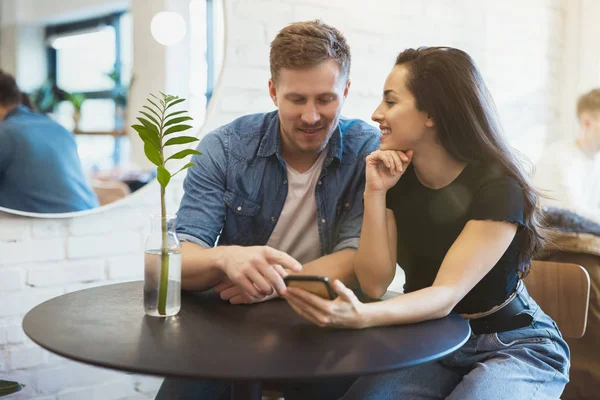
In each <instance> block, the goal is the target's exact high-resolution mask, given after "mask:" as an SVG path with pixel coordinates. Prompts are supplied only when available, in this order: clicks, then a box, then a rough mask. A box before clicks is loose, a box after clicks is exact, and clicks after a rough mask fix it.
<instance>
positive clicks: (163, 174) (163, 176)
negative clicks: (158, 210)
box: [156, 167, 171, 188]
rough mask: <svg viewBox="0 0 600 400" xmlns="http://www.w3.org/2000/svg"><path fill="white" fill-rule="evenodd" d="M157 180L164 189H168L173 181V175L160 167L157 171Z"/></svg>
mask: <svg viewBox="0 0 600 400" xmlns="http://www.w3.org/2000/svg"><path fill="white" fill-rule="evenodd" d="M156 179H158V182H159V183H160V185H161V186H162V187H164V188H166V187H167V185H168V184H169V181H170V180H171V174H170V173H169V171H167V170H166V169H165V168H164V167H158V169H157V171H156Z"/></svg>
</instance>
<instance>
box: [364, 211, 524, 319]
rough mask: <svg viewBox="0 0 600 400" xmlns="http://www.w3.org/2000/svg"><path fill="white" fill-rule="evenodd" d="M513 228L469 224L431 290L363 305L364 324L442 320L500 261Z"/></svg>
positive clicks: (500, 224) (512, 225)
mask: <svg viewBox="0 0 600 400" xmlns="http://www.w3.org/2000/svg"><path fill="white" fill-rule="evenodd" d="M517 225H518V224H516V223H510V222H501V221H490V220H487V221H476V220H471V221H469V222H468V223H467V224H466V225H465V227H464V229H463V231H462V232H461V234H460V235H459V236H458V238H457V239H456V241H455V242H454V243H453V244H452V247H450V250H448V253H447V254H446V257H444V260H443V262H442V265H441V267H440V270H439V271H438V274H437V276H436V278H435V281H434V282H433V285H432V286H430V287H428V288H424V289H421V290H417V291H415V292H412V293H408V294H405V295H402V296H399V297H396V298H394V299H390V300H387V301H382V302H378V303H369V304H366V305H365V307H364V311H363V318H364V324H365V325H366V326H379V325H395V324H408V323H414V322H420V321H425V320H429V319H435V318H441V317H445V316H446V315H448V314H449V313H450V311H452V309H453V308H454V307H455V306H456V304H458V302H459V301H460V300H462V299H463V298H464V297H465V296H466V295H467V293H469V291H471V289H473V287H474V286H475V285H476V284H477V283H478V282H479V281H480V280H481V279H483V277H484V276H485V275H486V274H487V273H488V272H490V270H491V269H492V268H493V267H494V265H496V263H497V262H498V260H500V257H502V255H503V254H504V252H505V251H506V249H507V248H508V246H509V245H510V243H511V242H512V240H513V238H514V237H515V234H516V232H517Z"/></svg>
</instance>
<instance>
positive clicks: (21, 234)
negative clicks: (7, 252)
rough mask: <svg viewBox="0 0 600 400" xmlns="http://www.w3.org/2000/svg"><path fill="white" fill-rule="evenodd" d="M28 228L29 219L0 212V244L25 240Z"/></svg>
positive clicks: (29, 224)
mask: <svg viewBox="0 0 600 400" xmlns="http://www.w3.org/2000/svg"><path fill="white" fill-rule="evenodd" d="M30 226H31V218H27V217H20V216H17V215H11V214H7V213H4V212H0V242H3V241H6V242H9V241H20V240H23V239H25V238H27V237H28V236H29V232H30ZM0 254H1V253H0Z"/></svg>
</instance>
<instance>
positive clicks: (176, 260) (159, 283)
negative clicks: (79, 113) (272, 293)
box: [132, 92, 201, 317]
mask: <svg viewBox="0 0 600 400" xmlns="http://www.w3.org/2000/svg"><path fill="white" fill-rule="evenodd" d="M150 96H152V98H153V99H154V101H153V100H151V99H147V101H148V105H144V106H142V107H143V108H144V109H145V110H146V111H143V110H142V111H139V112H140V114H142V117H138V118H137V120H138V121H139V122H140V124H138V125H133V126H132V128H133V129H135V130H136V132H137V133H138V134H139V136H140V138H141V139H142V141H143V142H144V153H145V154H146V157H147V158H148V160H149V161H150V162H151V163H152V164H154V165H156V177H157V180H158V183H159V184H160V215H158V216H153V217H152V230H151V232H150V236H149V237H148V240H147V241H146V248H145V257H144V309H145V312H146V314H148V315H152V316H162V317H166V316H170V315H175V314H177V313H178V312H179V309H180V308H181V248H180V245H179V240H178V239H177V235H176V234H175V232H174V231H173V230H171V229H170V226H169V220H170V219H172V218H173V217H172V216H169V215H168V214H167V209H166V203H165V190H166V188H167V185H168V184H169V182H170V180H171V178H172V177H173V176H175V175H177V174H178V173H180V172H181V171H183V170H185V169H186V168H189V167H191V166H192V165H194V163H191V162H190V163H187V164H185V165H183V166H182V167H181V168H179V169H178V170H177V171H176V172H175V173H173V174H171V173H170V172H169V170H168V169H167V162H168V161H171V160H183V159H184V158H186V157H188V156H190V155H193V154H198V155H200V154H201V153H200V152H198V151H196V150H193V149H184V150H181V151H178V152H176V153H174V154H173V155H171V156H168V157H167V154H166V151H165V150H166V148H167V147H169V146H176V145H183V144H188V143H192V142H195V141H197V140H198V139H197V138H195V137H191V136H175V137H173V136H171V137H170V138H169V136H170V135H173V134H174V133H179V132H183V131H186V130H188V129H190V128H192V127H191V126H190V125H187V124H183V122H186V121H189V120H191V119H192V118H191V117H189V116H187V115H185V114H187V111H185V110H183V111H173V110H172V107H173V106H175V105H177V104H180V103H182V102H183V101H185V99H182V98H179V97H178V96H172V95H166V94H164V93H162V92H160V96H155V95H153V94H150Z"/></svg>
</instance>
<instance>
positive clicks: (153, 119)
mask: <svg viewBox="0 0 600 400" xmlns="http://www.w3.org/2000/svg"><path fill="white" fill-rule="evenodd" d="M140 114H142V115H143V116H145V117H146V118H148V119H149V120H150V121H152V122H154V123H155V124H156V129H157V130H158V127H159V126H160V122H158V121H157V120H156V118H154V117H153V116H152V115H150V114H148V113H147V112H143V111H140ZM159 119H160V117H159Z"/></svg>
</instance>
